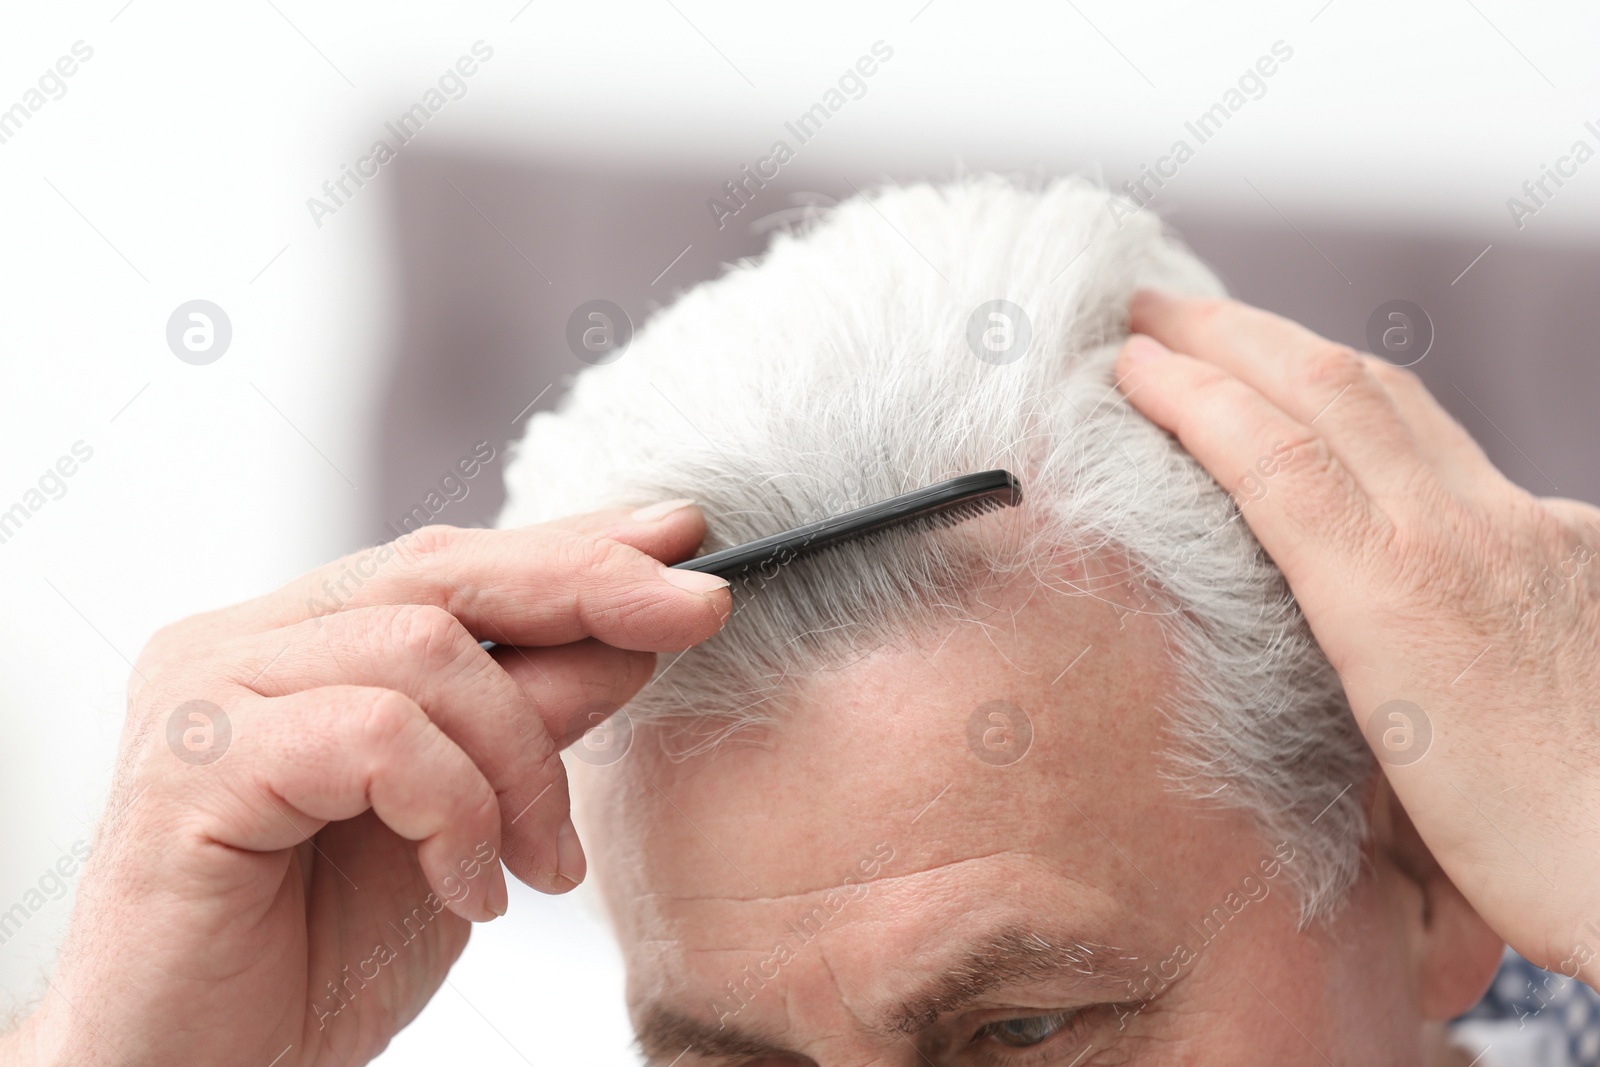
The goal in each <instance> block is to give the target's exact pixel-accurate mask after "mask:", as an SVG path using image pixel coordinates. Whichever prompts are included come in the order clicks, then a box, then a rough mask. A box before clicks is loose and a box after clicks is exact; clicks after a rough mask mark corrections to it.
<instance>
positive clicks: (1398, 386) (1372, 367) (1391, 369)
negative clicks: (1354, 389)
mask: <svg viewBox="0 0 1600 1067" xmlns="http://www.w3.org/2000/svg"><path fill="white" fill-rule="evenodd" d="M1361 362H1362V363H1363V364H1365V366H1366V368H1367V373H1369V374H1371V375H1372V376H1373V377H1374V378H1376V379H1377V380H1378V384H1379V385H1382V386H1383V387H1384V388H1385V389H1389V390H1392V391H1395V392H1407V393H1410V392H1417V391H1419V390H1425V389H1426V386H1424V385H1423V384H1422V379H1421V378H1420V377H1418V375H1417V373H1416V372H1415V371H1413V370H1411V369H1409V368H1407V367H1397V366H1395V365H1394V364H1393V363H1390V362H1389V361H1388V360H1384V359H1379V358H1378V357H1377V356H1363V357H1362V359H1361Z"/></svg>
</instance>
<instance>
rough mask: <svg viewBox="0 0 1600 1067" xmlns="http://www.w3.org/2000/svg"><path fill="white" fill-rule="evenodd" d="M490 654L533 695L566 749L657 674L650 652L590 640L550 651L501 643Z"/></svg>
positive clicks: (542, 713)
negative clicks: (598, 718)
mask: <svg viewBox="0 0 1600 1067" xmlns="http://www.w3.org/2000/svg"><path fill="white" fill-rule="evenodd" d="M492 655H493V656H494V659H495V662H496V663H498V664H500V666H501V668H502V669H504V670H505V672H506V673H507V674H509V675H510V676H511V677H512V678H514V679H516V681H517V684H518V685H520V686H522V688H523V689H524V690H525V691H527V692H529V693H532V694H533V698H534V699H535V700H536V701H537V702H538V703H539V706H540V717H541V718H542V719H543V720H544V724H545V728H546V729H547V730H549V731H550V736H551V737H552V738H553V739H554V740H555V743H556V747H557V748H566V747H567V746H568V745H570V744H572V743H573V742H574V741H576V740H577V739H578V738H579V737H581V736H583V733H584V731H585V730H587V729H589V728H590V727H592V726H594V725H595V723H596V721H597V720H596V718H595V716H596V714H597V713H598V715H599V717H600V719H604V718H605V717H606V716H609V715H611V714H612V713H613V712H615V711H616V710H617V709H618V708H621V707H622V706H623V705H624V704H626V703H627V702H628V701H629V700H631V699H632V698H633V696H634V694H635V693H637V692H638V691H639V690H640V689H642V688H644V686H645V684H646V683H647V682H649V681H650V678H651V675H653V674H654V673H655V662H656V657H655V654H654V653H650V652H629V651H627V650H626V649H621V648H615V647H613V646H611V645H608V644H605V643H604V642H601V641H596V640H594V639H593V638H589V639H587V640H584V641H573V642H571V643H570V644H565V645H554V646H552V647H550V648H515V647H507V646H504V645H501V646H499V647H498V648H496V649H495V650H494V651H493V653H492Z"/></svg>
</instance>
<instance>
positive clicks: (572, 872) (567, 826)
mask: <svg viewBox="0 0 1600 1067" xmlns="http://www.w3.org/2000/svg"><path fill="white" fill-rule="evenodd" d="M588 873H589V861H588V860H587V859H585V858H584V855H583V844H582V843H581V842H580V841H579V840H578V828H577V827H575V826H573V825H572V816H570V815H569V816H567V821H566V822H564V823H562V824H561V829H559V830H557V831H556V874H557V875H558V876H559V877H561V878H565V879H566V880H567V881H569V882H571V883H572V884H573V885H577V884H578V883H579V882H581V881H583V876H584V875H586V874H588Z"/></svg>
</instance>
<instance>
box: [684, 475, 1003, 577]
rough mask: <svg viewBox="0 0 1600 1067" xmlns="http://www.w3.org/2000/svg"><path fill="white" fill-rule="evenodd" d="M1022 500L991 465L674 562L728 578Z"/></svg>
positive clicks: (947, 523) (949, 523)
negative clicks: (912, 527) (864, 539)
mask: <svg viewBox="0 0 1600 1067" xmlns="http://www.w3.org/2000/svg"><path fill="white" fill-rule="evenodd" d="M1021 502H1022V483H1020V482H1018V481H1017V479H1016V478H1015V477H1013V476H1012V474H1011V473H1010V472H1009V471H1004V470H991V471H983V472H981V473H978V474H968V475H964V476H962V477H959V478H951V479H949V480H948V481H944V482H939V483H938V484H936V485H930V486H927V487H925V488H922V489H917V490H914V491H912V492H910V493H903V494H901V495H900V496H897V497H894V498H892V499H889V500H883V501H879V502H878V503H876V504H869V505H867V506H866V507H862V508H856V509H854V510H853V511H849V512H846V513H845V514H843V515H836V516H834V517H832V518H829V519H823V520H820V521H818V522H813V523H807V524H806V525H804V526H798V527H795V528H794V529H792V530H788V531H786V532H784V533H779V534H773V535H772V536H770V537H763V538H760V539H758V540H755V541H751V542H749V543H748V544H743V545H735V546H732V547H730V548H725V549H722V550H720V551H717V552H712V553H710V554H708V555H705V556H700V557H697V558H695V559H692V560H685V561H684V562H682V563H675V564H673V566H674V567H679V568H684V569H688V570H697V571H703V572H705V573H709V574H718V575H721V576H722V577H724V578H728V579H730V580H732V579H733V578H735V577H743V576H744V575H747V574H749V573H750V572H751V571H752V570H759V571H762V572H765V571H766V570H767V569H768V568H770V567H773V566H777V567H782V566H783V565H784V564H786V563H790V562H792V561H794V560H796V559H799V558H800V557H802V556H807V555H811V554H813V553H816V552H820V551H822V550H824V549H827V548H829V547H831V546H832V545H835V544H843V543H846V542H849V541H858V540H861V539H863V538H865V537H868V536H871V535H875V534H877V533H880V532H882V531H884V530H890V529H894V528H897V527H901V526H907V525H913V524H914V525H916V526H920V527H922V528H924V529H937V528H942V527H949V526H954V525H955V524H957V523H960V522H965V521H966V520H968V519H971V518H974V517H976V516H978V515H983V514H986V513H987V512H990V511H994V510H995V509H997V508H1002V507H1011V506H1014V505H1016V504H1020V503H1021Z"/></svg>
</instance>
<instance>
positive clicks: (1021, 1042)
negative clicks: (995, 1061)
mask: <svg viewBox="0 0 1600 1067" xmlns="http://www.w3.org/2000/svg"><path fill="white" fill-rule="evenodd" d="M1071 1021H1072V1016H1071V1015H1069V1014H1067V1013H1066V1012H1059V1011H1058V1012H1053V1013H1051V1014H1049V1015H1028V1016H1024V1017H1023V1018H1020V1019H1001V1020H999V1021H998V1022H992V1023H986V1024H984V1026H983V1027H982V1028H980V1029H979V1030H978V1032H977V1034H976V1035H975V1036H976V1038H977V1039H979V1040H981V1039H983V1038H992V1039H993V1040H995V1041H997V1042H999V1043H1000V1044H1002V1045H1005V1046H1006V1047H1007V1048H1032V1047H1033V1046H1034V1045H1042V1044H1043V1043H1044V1042H1046V1041H1048V1040H1050V1039H1051V1038H1052V1037H1055V1036H1056V1035H1057V1034H1059V1033H1060V1032H1061V1031H1063V1030H1065V1029H1066V1028H1067V1025H1068V1024H1069V1023H1070V1022H1071Z"/></svg>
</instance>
